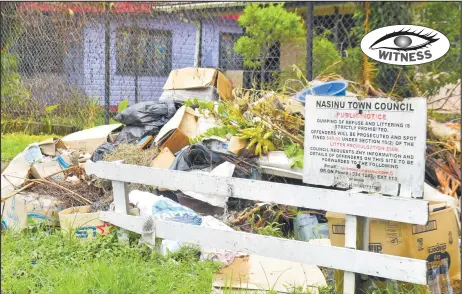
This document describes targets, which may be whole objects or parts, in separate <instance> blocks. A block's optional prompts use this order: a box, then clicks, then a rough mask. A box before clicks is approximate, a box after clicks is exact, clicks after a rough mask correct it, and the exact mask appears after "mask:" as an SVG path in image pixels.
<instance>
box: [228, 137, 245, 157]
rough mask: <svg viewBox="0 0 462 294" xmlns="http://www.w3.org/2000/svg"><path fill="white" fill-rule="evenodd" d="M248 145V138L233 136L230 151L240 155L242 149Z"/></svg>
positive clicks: (229, 146) (229, 145)
mask: <svg viewBox="0 0 462 294" xmlns="http://www.w3.org/2000/svg"><path fill="white" fill-rule="evenodd" d="M245 147H247V140H245V139H242V138H239V137H237V136H232V137H231V139H230V140H229V144H228V151H230V152H232V153H234V154H236V155H240V154H241V152H242V150H244V149H245Z"/></svg>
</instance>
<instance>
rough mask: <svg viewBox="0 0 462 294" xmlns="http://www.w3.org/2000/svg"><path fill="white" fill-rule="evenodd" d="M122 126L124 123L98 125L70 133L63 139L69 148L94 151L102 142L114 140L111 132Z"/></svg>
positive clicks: (88, 151)
mask: <svg viewBox="0 0 462 294" xmlns="http://www.w3.org/2000/svg"><path fill="white" fill-rule="evenodd" d="M121 126H122V124H112V125H103V126H98V127H94V128H91V129H87V130H83V131H79V132H75V133H72V134H69V135H67V136H65V137H64V138H62V139H61V140H62V141H63V143H64V144H65V145H66V147H67V148H69V149H74V150H76V151H81V152H83V153H93V152H95V150H96V149H97V148H98V147H99V146H100V145H101V144H103V143H105V142H108V140H112V139H110V134H111V133H112V132H114V131H115V130H117V129H118V128H120V127H121Z"/></svg>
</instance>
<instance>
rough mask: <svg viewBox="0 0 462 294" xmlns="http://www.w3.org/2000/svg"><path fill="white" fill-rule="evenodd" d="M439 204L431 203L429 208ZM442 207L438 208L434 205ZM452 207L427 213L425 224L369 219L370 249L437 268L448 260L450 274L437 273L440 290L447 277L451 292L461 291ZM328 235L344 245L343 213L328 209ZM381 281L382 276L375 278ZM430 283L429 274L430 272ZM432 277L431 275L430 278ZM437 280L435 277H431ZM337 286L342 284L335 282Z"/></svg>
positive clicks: (455, 223) (339, 289) (456, 238)
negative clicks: (416, 260) (421, 260)
mask: <svg viewBox="0 0 462 294" xmlns="http://www.w3.org/2000/svg"><path fill="white" fill-rule="evenodd" d="M438 206H440V205H437V204H436V205H435V204H432V205H431V206H430V207H431V208H437V207H438ZM437 209H441V208H437ZM453 210H454V208H452V207H448V208H445V209H442V210H439V211H433V212H431V213H430V216H429V221H428V223H427V224H426V225H412V224H405V223H398V222H393V221H386V220H379V219H370V229H369V251H372V252H376V253H383V254H390V255H396V256H402V257H409V258H416V259H424V260H427V261H428V262H429V265H430V266H431V267H432V268H438V267H439V266H440V265H441V263H442V262H444V261H448V263H449V274H448V275H446V274H443V273H441V274H440V275H436V277H437V279H439V285H441V286H440V289H441V291H442V292H441V293H448V292H446V290H447V286H448V283H446V282H445V279H447V278H448V277H450V279H451V284H452V287H453V293H454V294H455V293H460V252H459V245H458V240H459V237H460V236H459V229H458V225H457V220H456V217H455V216H454V211H453ZM327 220H328V223H329V235H330V241H331V243H332V246H340V247H343V246H345V215H344V214H338V213H331V212H328V213H327ZM335 275H336V277H337V280H338V281H342V280H343V279H342V277H343V272H342V271H337V270H336V271H335ZM375 279H377V280H378V281H384V279H381V278H374V280H375ZM428 279H429V284H431V283H432V277H431V276H429V277H428ZM433 279H434V278H433ZM433 282H436V283H437V282H438V281H433ZM337 288H338V289H337V290H338V291H341V290H342V289H343V286H342V285H341V284H337Z"/></svg>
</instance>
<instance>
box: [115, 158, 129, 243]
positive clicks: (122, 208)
mask: <svg viewBox="0 0 462 294" xmlns="http://www.w3.org/2000/svg"><path fill="white" fill-rule="evenodd" d="M116 164H117V165H121V163H116ZM112 193H113V195H114V205H115V212H117V213H120V214H122V215H127V214H128V211H129V205H128V204H129V200H128V184H127V183H126V182H121V181H112ZM117 235H118V240H119V242H121V243H124V244H127V245H128V244H129V239H128V232H127V231H125V230H120V231H119V232H118V233H117Z"/></svg>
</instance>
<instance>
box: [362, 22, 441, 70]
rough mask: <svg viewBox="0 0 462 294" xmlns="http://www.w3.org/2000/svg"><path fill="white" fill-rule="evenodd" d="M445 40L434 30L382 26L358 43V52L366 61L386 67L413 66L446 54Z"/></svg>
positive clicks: (409, 26) (418, 27)
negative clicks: (386, 65)
mask: <svg viewBox="0 0 462 294" xmlns="http://www.w3.org/2000/svg"><path fill="white" fill-rule="evenodd" d="M449 46H450V44H449V40H448V38H446V36H444V35H443V34H441V33H440V32H438V31H435V30H432V29H429V28H426V27H420V26H412V25H397V26H389V27H383V28H380V29H377V30H374V31H372V32H370V33H369V34H367V35H365V36H364V38H363V39H362V40H361V50H362V51H363V52H364V54H366V55H367V56H369V57H370V58H372V59H374V60H377V61H380V62H383V63H388V64H395V65H416V64H423V63H427V62H431V61H433V60H436V59H438V58H440V57H441V56H443V55H444V54H446V52H448V50H449Z"/></svg>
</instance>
